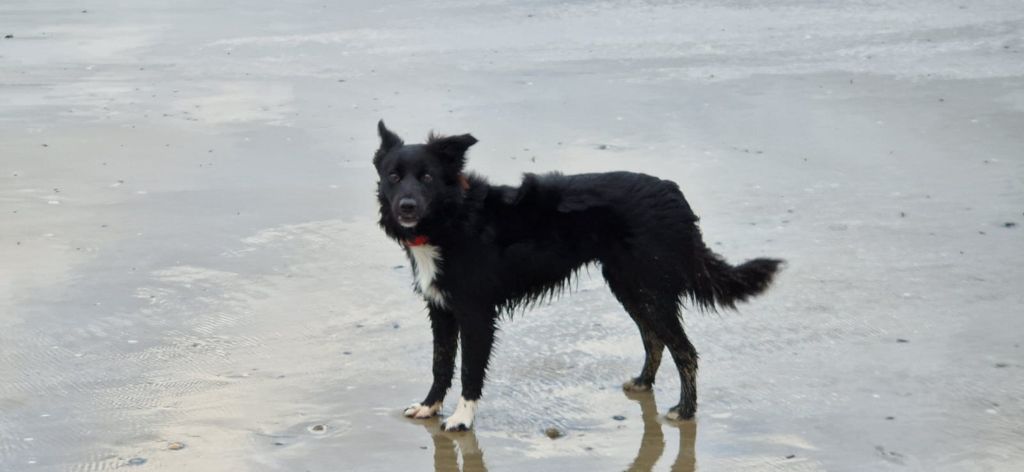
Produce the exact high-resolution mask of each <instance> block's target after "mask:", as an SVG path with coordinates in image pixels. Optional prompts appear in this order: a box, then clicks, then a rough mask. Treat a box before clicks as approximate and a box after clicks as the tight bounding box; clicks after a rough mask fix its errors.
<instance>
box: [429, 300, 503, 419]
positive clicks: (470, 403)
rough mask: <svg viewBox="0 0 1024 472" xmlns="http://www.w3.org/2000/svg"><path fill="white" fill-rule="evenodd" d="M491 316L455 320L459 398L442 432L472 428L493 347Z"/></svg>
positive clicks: (492, 317) (492, 319)
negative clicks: (459, 343)
mask: <svg viewBox="0 0 1024 472" xmlns="http://www.w3.org/2000/svg"><path fill="white" fill-rule="evenodd" d="M494 322H495V319H494V316H491V315H490V314H485V313H479V314H477V315H476V316H475V317H473V318H471V319H461V318H460V319H459V335H460V338H461V339H462V398H460V399H459V405H458V407H456V408H455V412H454V413H452V415H451V416H449V417H448V418H447V419H445V420H444V423H443V424H442V427H443V428H444V430H445V431H466V430H468V429H470V428H472V427H473V419H474V418H475V417H476V409H477V401H479V400H480V395H481V393H482V392H483V388H484V377H485V375H486V374H487V363H488V362H489V361H490V358H491V347H492V346H493V345H494V332H495V330H496V329H497V328H496V327H495V325H494Z"/></svg>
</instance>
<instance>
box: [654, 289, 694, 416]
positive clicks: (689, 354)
mask: <svg viewBox="0 0 1024 472" xmlns="http://www.w3.org/2000/svg"><path fill="white" fill-rule="evenodd" d="M659 305H661V306H660V308H658V309H657V310H656V311H655V312H654V313H653V315H654V319H652V320H651V324H652V326H653V328H654V331H655V333H656V334H657V335H658V338H659V339H661V340H662V341H663V342H664V343H665V346H667V347H668V350H669V352H670V353H672V360H674V361H675V363H676V370H678V371H679V383H680V384H681V386H682V391H681V392H680V393H679V404H678V405H676V406H674V407H672V408H670V409H669V411H668V415H667V417H668V419H670V420H688V419H692V418H693V415H694V413H696V412H697V350H696V349H695V348H694V347H693V344H692V343H690V340H689V338H687V337H686V332H685V331H683V325H682V323H681V322H680V318H679V306H678V305H677V304H676V300H675V298H673V299H672V302H671V304H669V303H667V302H663V303H660V304H659Z"/></svg>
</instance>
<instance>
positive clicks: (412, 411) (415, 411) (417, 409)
mask: <svg viewBox="0 0 1024 472" xmlns="http://www.w3.org/2000/svg"><path fill="white" fill-rule="evenodd" d="M439 411H441V402H437V403H435V404H433V405H420V404H419V403H413V404H412V405H410V406H409V408H406V409H405V411H404V412H402V414H403V415H405V416H406V417H409V418H416V419H418V420H422V419H425V418H430V417H431V416H434V415H436V414H437V412H439Z"/></svg>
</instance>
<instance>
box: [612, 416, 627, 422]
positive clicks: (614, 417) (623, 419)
mask: <svg viewBox="0 0 1024 472" xmlns="http://www.w3.org/2000/svg"><path fill="white" fill-rule="evenodd" d="M612 419H613V420H615V421H625V420H626V417H625V416H622V415H615V416H613V417H612Z"/></svg>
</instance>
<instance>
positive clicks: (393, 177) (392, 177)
mask: <svg viewBox="0 0 1024 472" xmlns="http://www.w3.org/2000/svg"><path fill="white" fill-rule="evenodd" d="M388 180H390V181H391V183H393V184H397V183H398V181H399V180H402V176H400V175H398V174H396V173H394V172H392V173H390V174H388Z"/></svg>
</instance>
